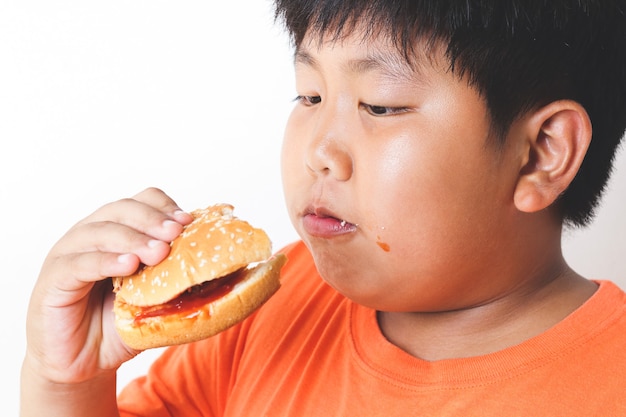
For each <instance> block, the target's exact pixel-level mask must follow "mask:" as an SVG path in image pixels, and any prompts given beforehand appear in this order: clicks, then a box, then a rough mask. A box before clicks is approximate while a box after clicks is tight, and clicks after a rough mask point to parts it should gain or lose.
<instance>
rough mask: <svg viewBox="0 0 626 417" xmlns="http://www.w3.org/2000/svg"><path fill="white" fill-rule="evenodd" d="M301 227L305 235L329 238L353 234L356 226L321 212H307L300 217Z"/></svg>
mask: <svg viewBox="0 0 626 417" xmlns="http://www.w3.org/2000/svg"><path fill="white" fill-rule="evenodd" d="M302 226H303V227H304V230H305V232H306V233H308V234H309V235H311V236H315V237H323V238H331V237H334V236H339V235H344V234H346V233H351V232H354V231H355V230H356V229H357V225H356V224H353V223H350V222H348V221H346V220H343V219H340V218H338V217H335V216H333V215H332V214H330V213H325V212H324V211H323V210H309V211H307V212H305V213H304V215H303V216H302Z"/></svg>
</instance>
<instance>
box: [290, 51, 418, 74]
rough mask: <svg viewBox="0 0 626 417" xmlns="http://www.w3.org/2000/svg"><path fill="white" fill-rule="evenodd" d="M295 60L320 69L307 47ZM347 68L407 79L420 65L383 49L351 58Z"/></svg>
mask: <svg viewBox="0 0 626 417" xmlns="http://www.w3.org/2000/svg"><path fill="white" fill-rule="evenodd" d="M294 62H295V63H296V64H298V63H300V64H304V65H306V66H309V67H312V68H315V69H319V63H318V61H317V60H316V59H315V57H313V56H312V55H311V54H310V53H309V52H308V51H307V50H306V49H302V48H300V49H298V50H297V51H296V53H295V56H294ZM346 69H347V71H348V72H353V73H356V74H363V73H367V72H371V71H379V72H381V73H382V74H383V75H385V76H387V77H390V78H400V79H407V80H412V79H414V78H413V77H415V75H416V74H418V73H419V65H413V66H411V65H410V64H409V63H408V62H407V61H406V60H405V59H403V58H402V57H400V56H399V55H397V54H393V53H387V52H382V51H372V52H370V53H368V55H367V56H366V57H365V58H358V59H351V60H349V61H348V62H347V63H346Z"/></svg>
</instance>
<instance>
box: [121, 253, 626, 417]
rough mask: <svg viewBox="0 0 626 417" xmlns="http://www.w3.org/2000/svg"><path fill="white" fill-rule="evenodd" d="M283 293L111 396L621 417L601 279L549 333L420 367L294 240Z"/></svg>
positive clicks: (186, 407) (260, 407) (323, 411)
mask: <svg viewBox="0 0 626 417" xmlns="http://www.w3.org/2000/svg"><path fill="white" fill-rule="evenodd" d="M286 253H287V256H288V258H289V262H288V263H287V265H286V266H285V268H284V276H283V286H282V288H281V289H280V290H279V291H278V293H277V294H276V295H275V296H274V297H273V298H272V299H270V301H268V302H267V303H266V304H265V305H264V306H263V307H262V308H261V309H260V310H259V311H257V313H255V314H254V315H253V316H251V317H250V318H249V319H247V320H246V321H244V322H243V323H241V324H240V325H237V326H235V327H233V328H231V329H229V330H227V331H226V332H223V333H221V334H220V335H218V336H216V337H213V338H211V339H207V340H204V341H201V342H197V343H192V344H188V345H183V346H176V347H172V348H169V349H167V350H166V351H165V352H164V353H163V355H162V356H161V357H160V358H159V359H158V360H157V361H156V362H155V363H154V365H153V366H152V367H151V369H150V371H149V373H148V375H147V376H145V377H141V378H139V379H137V380H135V381H133V382H132V383H131V384H129V385H128V386H127V387H126V388H125V389H124V390H123V391H122V392H121V393H120V396H119V407H120V411H121V415H122V416H124V417H128V416H151V417H161V416H178V417H183V416H185V417H191V416H216V417H217V416H246V417H261V416H281V417H282V416H298V417H305V416H324V417H326V416H342V417H346V416H358V417H362V416H385V417H388V416H409V415H419V416H437V417H442V416H464V417H469V416H481V417H485V416H507V417H511V416H524V417H531V416H542V417H544V416H567V417H576V416H584V417H589V416H603V417H606V416H626V294H625V293H624V292H623V291H621V290H620V289H619V288H618V287H617V286H615V285H614V284H612V283H610V282H607V281H601V282H599V283H600V287H599V289H598V290H597V291H596V293H595V294H594V295H593V296H592V297H591V298H590V299H589V300H588V301H587V302H586V303H585V304H584V305H583V306H581V307H580V308H579V309H578V310H576V311H575V312H573V313H572V314H570V315H569V316H568V317H567V318H565V319H564V320H563V321H562V322H560V323H559V324H557V325H556V326H554V327H553V328H552V329H550V330H548V331H547V332H545V333H543V334H541V335H539V336H537V337H534V338H532V339H530V340H528V341H526V342H524V343H522V344H520V345H517V346H514V347H511V348H508V349H504V350H502V351H500V352H496V353H493V354H488V355H484V356H479V357H472V358H465V359H451V360H441V361H435V362H427V361H423V360H420V359H418V358H415V357H413V356H410V355H409V354H407V353H405V352H404V351H402V350H400V349H399V348H397V347H396V346H394V345H392V344H391V343H389V342H388V341H387V340H386V339H385V337H384V336H383V335H382V334H381V332H380V330H379V327H378V325H377V322H376V313H375V311H373V310H371V309H368V308H365V307H363V306H360V305H357V304H354V303H353V302H351V301H350V300H348V299H346V298H345V297H343V296H342V295H340V294H338V293H337V292H335V291H334V290H333V289H332V288H330V287H329V286H328V285H326V284H325V283H324V282H323V281H322V279H321V278H320V277H319V275H318V273H317V271H316V269H315V265H314V263H313V261H312V259H311V256H310V254H309V252H308V250H307V249H306V247H305V246H304V245H303V244H302V243H296V244H294V245H291V246H290V247H288V248H286Z"/></svg>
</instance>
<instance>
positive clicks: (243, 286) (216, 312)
mask: <svg viewBox="0 0 626 417" xmlns="http://www.w3.org/2000/svg"><path fill="white" fill-rule="evenodd" d="M286 261H287V258H286V256H285V255H283V254H278V255H275V256H274V257H272V258H271V259H269V260H268V261H266V262H264V263H260V264H258V265H256V266H255V267H253V268H250V269H248V270H245V272H244V273H245V276H244V277H243V278H239V279H238V282H237V283H236V284H235V285H234V286H233V287H232V289H231V290H230V291H228V292H227V293H226V294H225V295H223V296H220V297H219V298H217V299H213V300H212V301H209V302H208V303H207V304H204V305H202V306H200V307H199V308H198V309H195V310H193V311H189V310H188V311H185V312H174V313H172V314H163V315H154V316H151V317H146V318H142V319H141V320H138V319H137V318H136V317H137V316H136V311H137V308H136V307H132V306H129V305H128V304H125V303H123V302H120V301H117V300H116V301H115V303H114V307H113V311H114V313H115V326H116V329H117V332H118V334H119V335H120V337H121V338H122V340H123V341H124V343H126V344H127V345H128V346H129V347H131V348H133V349H137V350H145V349H149V348H156V347H163V346H171V345H179V344H183V343H190V342H195V341H198V340H202V339H206V338H208V337H211V336H214V335H216V334H217V333H220V332H222V331H224V330H226V329H227V328H229V327H231V326H234V325H235V324H237V323H239V322H240V321H242V320H243V319H245V318H246V317H248V316H249V315H250V314H252V313H253V312H254V311H255V310H256V309H258V308H259V307H260V306H261V305H263V304H264V303H265V302H266V301H267V300H268V299H269V298H270V297H271V296H272V295H273V294H274V293H275V292H276V291H277V290H278V288H279V287H280V269H281V268H282V266H283V265H284V264H285V262H286Z"/></svg>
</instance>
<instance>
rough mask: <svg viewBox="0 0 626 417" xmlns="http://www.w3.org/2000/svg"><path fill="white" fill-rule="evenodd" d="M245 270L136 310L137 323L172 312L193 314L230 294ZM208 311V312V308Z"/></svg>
mask: <svg viewBox="0 0 626 417" xmlns="http://www.w3.org/2000/svg"><path fill="white" fill-rule="evenodd" d="M243 272H244V270H243V269H240V270H238V271H235V272H233V273H231V274H228V275H226V276H224V277H222V278H218V279H215V280H212V281H207V282H204V283H202V284H198V285H194V286H193V287H191V288H189V289H187V291H185V292H183V293H182V294H180V295H179V296H178V297H176V298H174V299H172V300H170V301H168V302H167V303H163V304H159V305H156V306H152V307H145V308H141V309H138V310H137V311H136V312H135V323H136V324H137V323H139V322H141V321H143V320H146V319H149V318H151V317H158V316H167V315H171V314H180V315H181V317H184V316H185V313H189V314H191V313H193V312H195V311H198V310H199V309H200V308H201V307H202V306H205V305H207V304H209V303H211V302H213V301H215V300H217V299H219V298H221V297H223V296H225V295H226V294H228V293H229V292H230V291H231V290H232V289H233V287H235V285H237V284H238V283H239V282H241V281H242V280H243V278H244V277H245V274H244V273H243ZM206 312H207V313H208V310H207V311H206Z"/></svg>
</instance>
